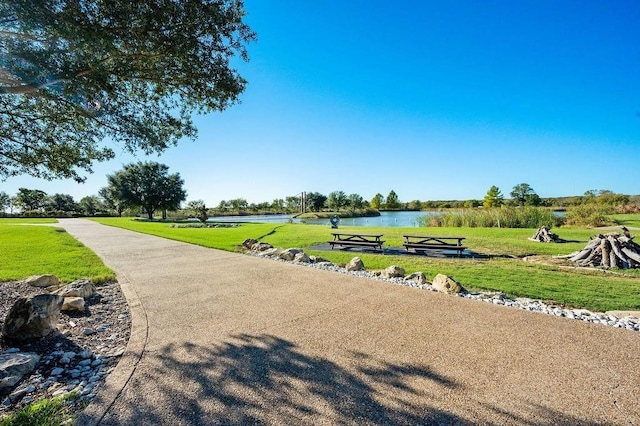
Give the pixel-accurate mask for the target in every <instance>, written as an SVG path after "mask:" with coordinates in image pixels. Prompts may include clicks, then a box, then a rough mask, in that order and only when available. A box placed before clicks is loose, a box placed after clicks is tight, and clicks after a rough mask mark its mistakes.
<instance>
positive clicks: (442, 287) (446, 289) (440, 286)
mask: <svg viewBox="0 0 640 426" xmlns="http://www.w3.org/2000/svg"><path fill="white" fill-rule="evenodd" d="M431 285H432V286H433V288H434V289H436V290H438V291H439V292H442V293H447V294H458V293H463V292H466V290H465V289H464V288H463V287H462V286H461V285H460V284H458V283H457V282H455V281H454V280H453V278H450V277H448V276H446V275H443V274H438V275H436V277H435V278H434V279H433V283H431Z"/></svg>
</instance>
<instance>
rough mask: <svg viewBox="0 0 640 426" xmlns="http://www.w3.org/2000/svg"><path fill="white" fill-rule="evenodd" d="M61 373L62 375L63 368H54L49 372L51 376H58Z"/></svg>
mask: <svg viewBox="0 0 640 426" xmlns="http://www.w3.org/2000/svg"><path fill="white" fill-rule="evenodd" d="M62 373H64V368H60V367H56V368H54V369H53V370H51V375H52V376H59V375H61V374H62Z"/></svg>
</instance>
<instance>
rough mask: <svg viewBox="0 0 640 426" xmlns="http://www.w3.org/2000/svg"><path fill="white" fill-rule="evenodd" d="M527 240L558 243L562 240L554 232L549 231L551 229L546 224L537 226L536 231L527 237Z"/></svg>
mask: <svg viewBox="0 0 640 426" xmlns="http://www.w3.org/2000/svg"><path fill="white" fill-rule="evenodd" d="M529 240H531V241H536V242H539V243H559V242H561V241H562V240H561V239H560V238H559V237H558V236H557V235H556V234H554V233H553V232H551V230H550V229H549V228H547V227H546V226H543V227H540V228H538V230H537V231H536V233H535V234H534V235H533V237H531V238H529Z"/></svg>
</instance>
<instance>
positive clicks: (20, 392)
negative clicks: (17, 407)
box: [9, 388, 27, 403]
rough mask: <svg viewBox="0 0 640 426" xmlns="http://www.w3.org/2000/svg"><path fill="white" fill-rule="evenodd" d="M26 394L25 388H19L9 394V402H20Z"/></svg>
mask: <svg viewBox="0 0 640 426" xmlns="http://www.w3.org/2000/svg"><path fill="white" fill-rule="evenodd" d="M26 394H27V390H26V389H25V388H19V389H16V390H14V391H13V392H11V393H10V394H9V399H10V400H11V402H13V403H15V402H17V401H20V400H21V399H22V397H23V396H25V395H26Z"/></svg>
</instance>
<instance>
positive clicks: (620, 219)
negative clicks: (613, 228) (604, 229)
mask: <svg viewBox="0 0 640 426" xmlns="http://www.w3.org/2000/svg"><path fill="white" fill-rule="evenodd" d="M611 217H612V218H613V220H615V221H616V223H619V224H620V225H624V226H629V227H634V228H640V214H614V215H612V216H611ZM632 235H635V234H634V233H632Z"/></svg>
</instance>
